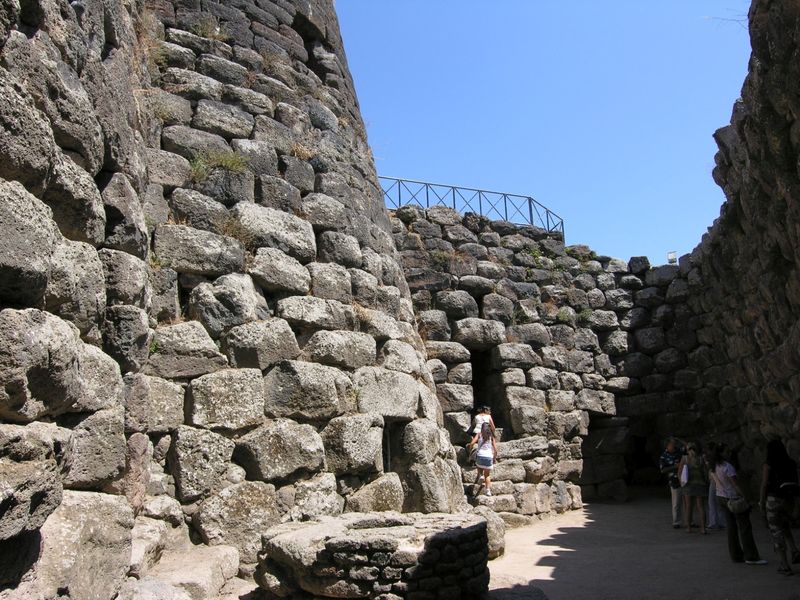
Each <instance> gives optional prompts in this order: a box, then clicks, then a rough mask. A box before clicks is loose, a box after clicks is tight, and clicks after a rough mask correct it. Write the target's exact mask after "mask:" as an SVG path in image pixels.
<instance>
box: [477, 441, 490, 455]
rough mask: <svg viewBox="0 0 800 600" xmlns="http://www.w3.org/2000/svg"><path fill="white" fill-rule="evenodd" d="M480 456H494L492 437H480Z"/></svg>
mask: <svg viewBox="0 0 800 600" xmlns="http://www.w3.org/2000/svg"><path fill="white" fill-rule="evenodd" d="M478 456H481V457H484V458H494V448H493V447H492V438H489V439H488V440H484V439H483V438H478Z"/></svg>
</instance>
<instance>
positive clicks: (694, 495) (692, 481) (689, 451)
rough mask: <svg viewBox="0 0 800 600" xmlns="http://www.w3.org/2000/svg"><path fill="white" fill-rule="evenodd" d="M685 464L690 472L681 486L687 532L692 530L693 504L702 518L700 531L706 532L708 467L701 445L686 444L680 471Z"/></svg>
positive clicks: (679, 465) (700, 518) (684, 523)
mask: <svg viewBox="0 0 800 600" xmlns="http://www.w3.org/2000/svg"><path fill="white" fill-rule="evenodd" d="M684 466H685V467H686V471H687V473H688V478H687V480H686V483H685V484H684V485H682V486H681V492H682V494H683V525H684V527H686V531H687V533H691V532H692V504H694V506H695V507H696V508H697V514H698V518H699V520H700V533H702V534H703V535H705V534H706V514H705V510H703V502H704V501H705V499H706V497H707V495H708V468H707V467H706V462H705V461H704V460H703V455H702V454H701V452H700V448H699V446H698V445H697V444H696V443H694V442H690V443H689V444H687V445H686V455H685V456H683V457H682V458H681V462H680V463H678V473H680V472H681V471H682V470H683V468H684Z"/></svg>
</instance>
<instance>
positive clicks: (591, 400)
mask: <svg viewBox="0 0 800 600" xmlns="http://www.w3.org/2000/svg"><path fill="white" fill-rule="evenodd" d="M575 406H576V408H578V409H580V410H588V411H589V412H593V413H597V414H603V415H615V414H617V408H616V403H615V400H614V394H612V393H610V392H603V391H600V390H590V389H583V390H581V391H580V392H578V395H577V397H576V403H575Z"/></svg>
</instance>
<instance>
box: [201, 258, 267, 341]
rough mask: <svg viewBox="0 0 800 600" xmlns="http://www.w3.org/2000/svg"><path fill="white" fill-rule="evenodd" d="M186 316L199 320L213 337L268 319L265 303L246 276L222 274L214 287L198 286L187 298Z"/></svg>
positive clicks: (210, 285) (211, 285) (206, 284)
mask: <svg viewBox="0 0 800 600" xmlns="http://www.w3.org/2000/svg"><path fill="white" fill-rule="evenodd" d="M189 316H191V317H192V318H193V319H197V320H198V321H200V322H201V323H202V324H203V326H204V327H205V328H206V330H207V331H208V333H209V334H210V335H211V337H212V338H215V339H216V338H218V337H219V336H220V335H222V334H223V333H224V332H225V331H226V330H227V329H230V328H231V327H235V326H236V325H241V324H243V323H248V322H250V321H257V320H259V319H265V318H268V317H269V316H270V315H269V308H268V307H267V301H266V300H265V299H264V296H263V295H262V294H261V292H260V291H259V290H257V289H256V288H255V286H254V285H253V280H252V279H250V276H249V275H241V274H239V273H234V274H231V275H223V276H222V277H220V278H218V279H216V280H215V281H214V283H213V284H211V283H205V282H203V283H201V284H199V285H198V286H196V287H195V288H194V289H193V290H192V293H191V295H190V296H189Z"/></svg>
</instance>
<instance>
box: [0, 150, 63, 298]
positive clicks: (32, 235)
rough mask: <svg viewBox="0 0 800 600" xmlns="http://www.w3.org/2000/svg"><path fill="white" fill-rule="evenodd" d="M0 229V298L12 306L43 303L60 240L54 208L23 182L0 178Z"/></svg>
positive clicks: (0, 169)
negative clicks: (29, 189) (30, 190)
mask: <svg viewBox="0 0 800 600" xmlns="http://www.w3.org/2000/svg"><path fill="white" fill-rule="evenodd" d="M6 158H7V157H6ZM0 171H2V168H0ZM0 229H2V231H3V232H4V234H3V237H2V241H1V242H0V282H2V283H0V299H1V300H2V302H3V304H5V305H10V306H31V305H38V304H40V303H41V302H42V300H43V298H44V294H45V289H46V288H47V286H48V277H49V271H50V265H51V259H52V256H53V253H54V252H55V251H56V248H57V246H58V244H59V243H60V241H61V234H60V233H59V231H58V228H57V227H56V225H55V223H54V222H53V213H52V211H51V210H50V209H49V208H48V207H47V205H45V204H44V203H43V202H41V201H40V200H38V199H37V198H35V197H34V196H32V195H31V194H29V193H28V191H27V190H26V189H25V188H24V187H23V186H22V185H21V184H19V183H17V182H7V181H3V180H0ZM65 250H66V249H65Z"/></svg>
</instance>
